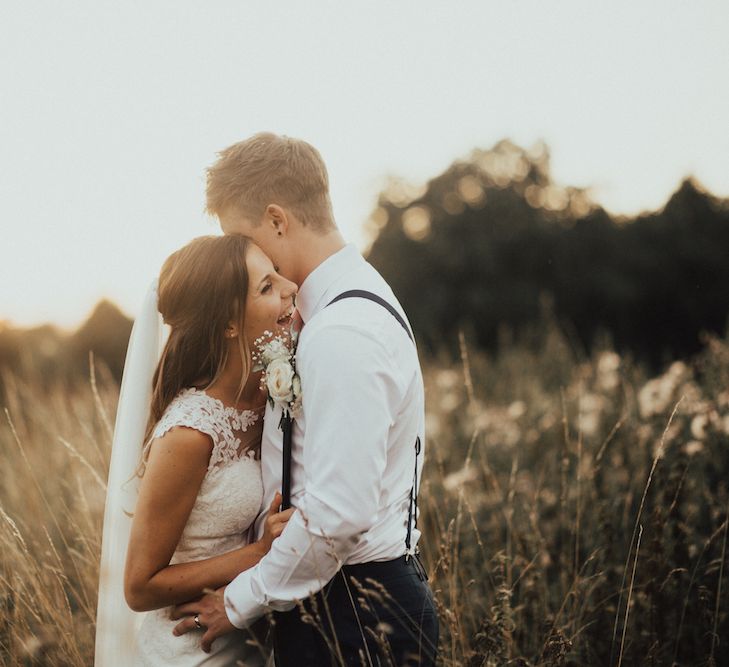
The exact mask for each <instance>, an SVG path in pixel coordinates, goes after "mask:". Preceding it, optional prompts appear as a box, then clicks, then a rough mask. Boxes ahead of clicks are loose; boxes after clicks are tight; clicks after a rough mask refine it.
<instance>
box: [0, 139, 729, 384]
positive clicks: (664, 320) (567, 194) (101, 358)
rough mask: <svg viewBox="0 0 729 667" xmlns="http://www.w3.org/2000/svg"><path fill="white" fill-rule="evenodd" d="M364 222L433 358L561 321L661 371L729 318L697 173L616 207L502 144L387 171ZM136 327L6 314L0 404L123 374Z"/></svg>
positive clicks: (536, 151)
mask: <svg viewBox="0 0 729 667" xmlns="http://www.w3.org/2000/svg"><path fill="white" fill-rule="evenodd" d="M367 225H368V229H369V232H370V234H371V237H372V245H371V248H370V250H369V253H368V259H369V260H370V261H371V262H372V264H373V265H374V266H375V267H377V268H378V269H379V270H380V271H381V272H382V274H383V275H384V276H385V278H386V279H387V280H388V281H389V282H390V284H391V285H392V287H393V289H394V291H395V293H396V294H397V295H398V297H399V298H400V300H401V301H402V303H403V305H404V307H405V309H406V310H407V312H408V315H409V317H410V319H411V321H412V324H413V327H414V329H415V331H416V334H417V336H418V339H419V341H420V344H421V350H422V351H425V352H426V353H431V354H436V353H438V352H440V351H442V350H443V349H449V348H450V349H453V348H455V347H456V346H457V342H458V332H459V331H460V330H463V331H464V332H465V333H466V335H467V338H468V341H469V343H470V344H476V345H477V346H479V347H481V348H483V349H486V350H495V349H496V348H497V347H498V345H499V342H500V341H501V340H504V338H505V337H506V338H509V337H516V338H519V339H520V340H521V342H526V343H529V344H533V345H534V346H539V345H540V344H541V343H542V341H543V333H544V332H545V331H546V330H547V329H548V328H549V326H552V325H554V323H555V322H556V323H557V324H558V325H559V326H560V327H561V328H562V330H563V332H564V333H565V334H566V335H567V336H568V338H569V339H570V340H571V341H572V342H573V344H574V346H575V347H576V348H578V351H579V348H582V349H584V350H586V351H589V350H590V348H592V347H593V346H594V345H595V344H602V343H604V342H605V338H606V337H609V338H611V339H612V340H611V341H610V342H611V343H612V344H613V345H614V346H615V347H616V348H617V349H618V350H619V351H621V352H624V353H625V352H628V353H632V354H633V355H634V356H636V357H637V358H639V359H640V360H642V361H644V362H647V363H649V364H650V365H652V366H653V367H657V366H660V365H662V364H663V363H664V362H665V361H667V360H668V359H673V358H676V357H685V356H688V355H690V354H692V353H694V352H695V351H697V350H698V349H699V348H700V347H701V338H700V335H701V333H702V332H704V331H707V332H715V333H719V334H723V333H724V331H725V328H726V325H727V315H728V314H729V200H722V199H718V198H716V197H713V196H712V195H710V194H709V193H707V192H705V191H703V190H702V189H701V188H700V187H699V186H698V184H697V183H695V182H694V181H693V180H692V179H687V180H685V181H684V182H683V183H682V184H681V185H680V187H679V189H678V190H677V191H676V192H675V193H674V194H673V195H672V196H671V197H670V199H669V201H668V202H667V204H666V205H665V207H664V208H663V209H662V210H661V211H659V212H655V213H647V214H644V215H641V216H638V217H637V218H635V219H630V218H625V217H614V216H611V215H610V214H609V213H607V212H606V211H605V210H603V209H602V208H601V207H599V206H598V205H596V204H595V203H594V202H593V201H592V200H591V198H590V194H589V190H587V189H584V188H575V187H564V186H560V185H557V184H555V183H554V182H553V181H552V178H551V175H550V168H549V151H548V149H547V147H546V146H545V145H544V144H543V143H540V144H537V145H536V146H535V147H533V148H531V149H529V150H525V149H523V148H521V147H519V146H516V145H515V144H513V143H512V142H510V141H508V140H504V141H501V142H499V143H497V144H496V145H495V146H493V147H492V148H491V149H488V150H475V151H473V153H472V154H471V155H470V156H469V157H468V159H466V160H461V161H457V162H455V163H454V164H453V165H451V166H450V167H449V168H448V169H447V170H446V171H444V172H443V173H442V174H440V175H439V176H436V177H435V178H433V179H432V180H430V181H429V182H428V183H427V184H425V185H423V186H422V187H414V186H412V185H409V184H407V183H404V182H402V181H398V180H392V181H391V182H390V183H389V184H388V185H387V187H386V188H385V189H384V191H383V192H382V193H381V195H380V197H379V201H378V205H377V207H376V209H375V210H374V212H373V214H372V215H371V217H370V219H369V221H368V222H367ZM130 331H131V321H130V320H129V318H127V317H126V316H125V315H124V314H123V313H121V312H120V311H119V309H118V308H117V307H116V306H114V305H113V304H111V303H109V302H102V303H100V304H99V305H98V306H97V307H96V309H95V310H94V312H93V313H92V314H91V316H90V317H89V319H88V320H87V321H86V322H85V323H84V324H83V325H82V326H81V327H80V329H79V330H78V331H76V332H74V333H72V334H67V333H63V332H60V331H58V330H57V329H55V328H54V327H52V326H42V327H37V328H34V329H26V330H24V329H17V328H12V327H9V326H7V325H2V323H0V398H2V388H3V385H4V384H5V383H6V382H7V381H8V379H7V378H9V377H10V375H20V376H22V377H25V378H29V379H32V380H33V381H34V382H35V381H37V382H40V383H45V384H48V383H53V382H55V381H57V380H63V381H65V380H75V379H78V378H79V377H81V376H84V375H88V372H89V352H90V351H93V353H94V355H95V361H96V363H97V364H98V365H99V366H100V367H102V368H104V369H108V370H109V371H110V372H111V374H112V376H113V377H114V378H116V379H117V380H118V379H119V378H120V377H121V373H122V369H123V367H124V356H125V353H126V345H127V341H128V338H129V333H130ZM8 371H11V373H10V374H9V373H8ZM4 378H5V379H4Z"/></svg>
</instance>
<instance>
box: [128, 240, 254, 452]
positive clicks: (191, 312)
mask: <svg viewBox="0 0 729 667" xmlns="http://www.w3.org/2000/svg"><path fill="white" fill-rule="evenodd" d="M250 244H251V241H250V239H249V238H248V237H246V236H240V235H228V236H201V237H198V238H196V239H194V240H192V241H191V242H190V243H188V244H187V245H186V246H184V247H183V248H180V249H179V250H177V251H176V252H174V253H173V254H172V255H170V257H168V258H167V260H166V261H165V263H164V265H163V266H162V270H161V272H160V276H159V283H158V288H157V292H158V301H157V307H158V309H159V312H160V313H161V314H162V317H163V319H164V321H165V324H168V325H169V326H170V329H171V330H170V336H169V338H168V339H167V343H166V345H165V348H164V350H163V352H162V357H161V359H160V361H159V364H158V365H157V369H156V370H155V373H154V380H153V390H152V406H151V412H150V420H149V424H148V425H147V434H146V437H145V442H146V443H148V442H149V438H150V437H151V435H152V430H153V429H154V426H155V424H156V423H157V422H158V421H159V420H160V418H161V417H162V415H163V414H164V412H165V410H166V409H167V407H168V406H169V404H170V403H171V402H172V399H174V398H175V396H177V394H178V393H179V392H180V391H181V390H182V389H185V388H187V387H193V386H195V387H197V388H205V387H208V386H210V385H211V384H212V383H213V382H215V380H216V379H217V378H218V376H219V375H220V373H221V372H222V370H223V368H224V367H225V364H226V362H227V360H228V350H229V346H228V344H227V341H226V338H225V330H226V328H227V327H228V324H229V323H230V322H231V321H237V322H239V323H240V335H239V336H238V345H239V350H240V355H241V359H242V362H243V372H242V374H241V382H240V386H239V389H238V396H237V398H236V400H237V399H239V398H240V396H241V394H242V392H243V388H244V387H245V384H246V381H247V379H248V376H249V374H250V370H251V355H250V349H249V346H248V344H247V342H246V340H245V336H244V335H243V323H244V321H245V310H246V297H247V295H248V268H247V266H246V256H247V254H248V249H249V247H250ZM145 450H146V448H145ZM144 460H146V452H145V456H144V457H143V462H142V466H143V465H144Z"/></svg>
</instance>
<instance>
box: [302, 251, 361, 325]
mask: <svg viewBox="0 0 729 667" xmlns="http://www.w3.org/2000/svg"><path fill="white" fill-rule="evenodd" d="M363 262H364V258H363V257H362V255H361V254H360V252H359V250H357V247H356V246H355V245H354V244H353V243H348V244H347V245H346V246H344V248H342V249H341V250H338V251H337V252H335V253H334V254H333V255H330V256H329V257H327V258H326V259H325V260H324V261H323V262H322V263H321V264H319V266H317V267H316V268H315V269H314V270H313V271H312V272H311V273H310V274H309V275H308V276H307V277H306V279H305V280H304V282H303V283H301V287H299V292H298V294H297V295H296V308H297V309H298V311H299V314H300V315H301V318H302V319H303V320H304V322H308V321H309V320H310V319H311V318H312V317H313V316H314V315H316V313H318V312H319V311H320V310H321V309H322V308H324V307H325V306H326V305H327V304H326V303H324V297H325V296H326V294H327V291H328V290H329V288H330V287H331V286H332V285H334V283H336V282H337V281H338V280H339V279H340V278H341V277H342V276H344V275H346V274H347V273H349V272H350V271H352V270H353V269H355V268H356V267H357V266H358V265H359V264H361V263H363Z"/></svg>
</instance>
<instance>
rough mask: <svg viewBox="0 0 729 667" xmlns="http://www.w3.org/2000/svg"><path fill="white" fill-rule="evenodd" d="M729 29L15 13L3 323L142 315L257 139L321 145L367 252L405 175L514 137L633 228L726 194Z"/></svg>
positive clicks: (454, 5)
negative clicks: (214, 175) (387, 189)
mask: <svg viewBox="0 0 729 667" xmlns="http://www.w3.org/2000/svg"><path fill="white" fill-rule="evenodd" d="M727 35H729V3H728V2H727V1H726V0H715V1H710V0H693V1H691V2H688V1H681V2H678V1H675V0H645V1H643V0H611V1H610V2H603V1H602V0H599V1H598V0H552V1H551V2H545V0H528V1H527V0H501V1H500V2H495V1H492V0H470V1H467V0H458V1H456V2H454V1H449V2H446V1H443V2H430V1H425V0H413V1H410V0H408V1H403V0H384V1H370V2H341V1H338V2H335V1H323V0H313V1H310V2H300V1H299V2H295V1H283V0H279V1H277V2H247V1H244V0H238V1H232V0H215V1H213V2H202V1H200V2H190V1H187V0H168V1H166V2H162V1H159V0H144V1H131V0H114V1H113V2H110V1H108V0H83V1H80V0H69V1H68V2H57V1H54V0H48V1H46V2H38V1H35V0H17V1H15V0H2V6H1V7H0V56H1V57H0V95H1V97H0V142H1V143H0V145H1V147H2V148H1V150H0V216H1V217H0V220H1V221H2V222H1V224H2V237H1V240H0V266H1V267H2V269H1V270H2V280H1V281H0V320H2V319H5V320H9V321H11V322H12V323H13V324H16V325H28V324H32V323H38V322H43V321H53V322H56V323H59V324H61V325H64V326H72V325H75V324H77V323H78V322H79V321H81V320H82V319H83V318H84V317H85V316H86V315H87V314H88V313H89V311H90V310H91V308H92V307H93V305H94V304H95V303H96V302H97V301H98V300H99V299H100V298H102V297H109V298H111V299H112V300H114V301H116V302H117V303H118V304H119V305H120V306H121V307H122V308H123V309H124V310H125V311H126V312H128V313H129V314H132V315H133V314H134V313H135V311H136V309H137V304H138V303H139V302H140V301H141V298H142V296H143V293H144V291H145V289H146V286H147V285H148V284H149V283H150V281H151V279H152V278H153V277H154V276H155V275H156V274H157V271H158V270H159V267H160V265H161V263H162V261H163V260H164V258H165V257H166V256H167V255H168V254H169V253H170V252H172V251H173V250H174V249H176V248H177V247H179V246H181V245H183V244H184V243H185V242H186V241H188V240H189V239H191V238H192V237H194V236H198V235H201V234H207V233H215V232H216V231H217V227H216V225H215V222H214V221H213V220H211V219H210V218H208V217H207V216H205V215H204V213H203V206H204V170H205V167H206V166H208V165H209V164H210V163H211V162H213V161H214V159H215V152H216V151H218V150H220V149H222V148H224V147H225V146H227V145H229V144H231V143H233V142H235V141H238V140H240V139H242V138H245V137H246V136H249V135H250V134H253V133H254V132H258V131H261V130H272V131H274V132H278V133H281V134H288V135H290V136H295V137H300V138H303V139H306V140H307V141H309V142H311V143H312V144H314V145H315V146H317V148H319V150H320V151H321V153H322V155H323V156H324V159H325V161H326V162H327V165H328V168H329V172H330V179H331V186H332V199H333V203H334V211H335V215H336V217H337V221H338V223H339V225H340V227H341V229H342V231H343V233H344V234H345V236H346V237H347V238H348V239H350V240H352V241H355V242H357V243H358V244H360V245H362V244H363V241H364V237H363V235H362V233H361V227H362V224H363V222H364V221H365V220H366V219H367V217H368V215H369V213H370V212H371V211H372V209H373V207H374V204H375V201H376V197H377V194H378V192H379V191H380V189H381V187H382V185H383V183H384V180H385V177H386V176H387V175H395V176H399V177H402V178H404V179H406V180H408V181H410V182H412V183H414V184H419V183H423V182H424V181H426V180H427V179H429V178H431V177H433V176H436V175H437V174H438V173H440V172H441V171H442V170H443V169H445V168H446V167H447V166H448V165H449V164H450V163H451V162H452V161H453V160H455V159H457V158H460V157H464V156H467V155H468V153H469V152H470V151H471V150H472V149H473V148H477V147H478V148H488V147H490V146H492V145H493V144H494V143H496V142H497V141H499V140H500V139H503V138H507V137H508V138H511V139H512V140H513V141H515V142H516V143H518V144H520V145H522V146H524V147H525V148H528V147H530V146H531V145H533V144H534V143H535V142H536V141H537V140H540V139H542V140H544V141H545V142H546V143H547V144H548V145H549V147H550V149H551V153H552V167H553V175H554V177H555V179H556V180H557V181H558V182H559V183H562V184H567V185H575V186H592V187H593V188H594V190H593V193H594V197H595V198H596V200H597V201H598V202H600V203H601V204H602V205H603V206H605V207H606V208H607V209H608V210H610V211H612V212H615V213H628V214H630V213H635V212H638V211H641V210H645V209H653V208H657V207H660V206H661V205H662V204H663V203H664V202H665V200H666V198H667V197H668V196H669V195H670V193H671V192H673V191H674V190H675V189H676V187H677V186H678V184H679V182H680V180H681V179H682V178H683V177H684V176H685V175H687V174H690V173H692V174H694V175H695V176H696V177H697V178H698V180H699V181H700V182H702V183H703V184H704V185H705V186H706V187H707V188H708V189H709V190H711V191H712V192H714V193H715V194H717V195H721V196H729V39H728V38H727Z"/></svg>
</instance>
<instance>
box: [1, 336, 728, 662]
mask: <svg viewBox="0 0 729 667" xmlns="http://www.w3.org/2000/svg"><path fill="white" fill-rule="evenodd" d="M424 372H425V377H426V390H427V440H426V455H427V463H426V472H425V476H424V480H423V484H422V487H421V496H420V499H421V500H420V506H421V520H420V526H421V528H422V529H423V530H424V536H423V539H422V542H421V544H422V552H423V554H424V560H425V562H426V564H427V567H428V570H429V572H430V577H431V583H432V586H433V589H434V590H435V592H436V597H437V602H438V607H439V612H440V618H441V644H440V655H441V659H440V664H442V665H444V666H448V667H451V666H456V665H465V666H469V667H476V666H486V665H488V666H492V665H493V666H501V665H515V666H516V665H520V666H527V665H532V666H536V665H545V666H546V665H550V666H556V665H574V666H580V667H583V666H584V667H588V666H592V665H595V666H608V665H609V666H613V665H664V666H671V665H687V666H688V665H727V664H729V647H728V646H727V644H728V642H729V640H728V639H727V637H729V616H728V614H729V603H728V602H727V599H726V598H727V596H726V590H727V582H726V573H725V569H726V568H725V562H726V542H727V514H728V512H729V493H727V482H728V481H729V341H727V340H724V339H721V338H707V339H706V340H705V348H704V350H703V351H702V352H701V353H700V354H699V355H698V356H696V357H694V358H693V359H691V360H690V361H686V362H681V361H677V362H674V363H672V364H668V365H666V367H665V369H664V371H663V372H662V373H660V374H658V375H655V374H648V373H646V372H645V370H644V369H643V368H642V367H641V366H640V365H637V364H634V363H632V362H631V360H630V359H628V358H625V357H621V356H620V355H618V354H617V353H616V352H614V351H612V350H611V349H609V347H604V349H602V351H599V352H594V353H592V354H589V355H587V354H578V353H576V352H575V351H574V350H573V349H572V348H571V346H570V345H568V344H567V342H566V341H565V339H564V338H563V337H562V336H561V335H560V334H559V333H558V332H557V331H556V330H555V331H553V332H551V333H549V334H548V335H547V336H545V339H544V341H543V343H542V344H541V345H540V346H539V348H538V349H537V350H535V349H531V348H529V347H527V346H526V345H517V344H504V345H502V346H501V351H500V352H499V353H498V355H486V354H482V353H476V352H475V351H473V350H472V349H471V346H470V345H469V344H468V342H467V340H465V339H464V338H462V339H461V358H460V359H452V358H447V357H443V358H436V359H430V360H424ZM651 375H652V376H651ZM2 383H3V386H4V390H5V394H6V396H5V405H3V406H0V408H3V410H2V414H0V453H1V455H2V462H3V468H2V474H1V475H0V664H2V665H74V666H81V665H91V664H92V663H93V644H94V618H95V608H96V581H97V574H98V559H99V552H100V534H101V523H102V515H103V503H104V494H105V483H106V476H107V466H108V460H109V453H110V445H111V435H112V429H113V419H114V411H115V403H116V400H117V392H118V387H117V385H116V383H115V382H114V380H113V379H112V377H111V375H110V374H109V372H108V371H106V370H105V368H104V367H103V365H100V364H93V372H92V373H90V374H89V379H88V381H87V382H84V383H80V384H78V383H76V384H73V385H66V384H64V383H62V382H60V381H59V382H56V381H50V382H49V380H48V379H47V378H46V376H44V375H43V374H42V373H41V372H40V371H34V370H33V369H31V368H28V369H26V370H25V371H24V372H22V373H16V374H8V375H6V376H4V377H3V378H2Z"/></svg>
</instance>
